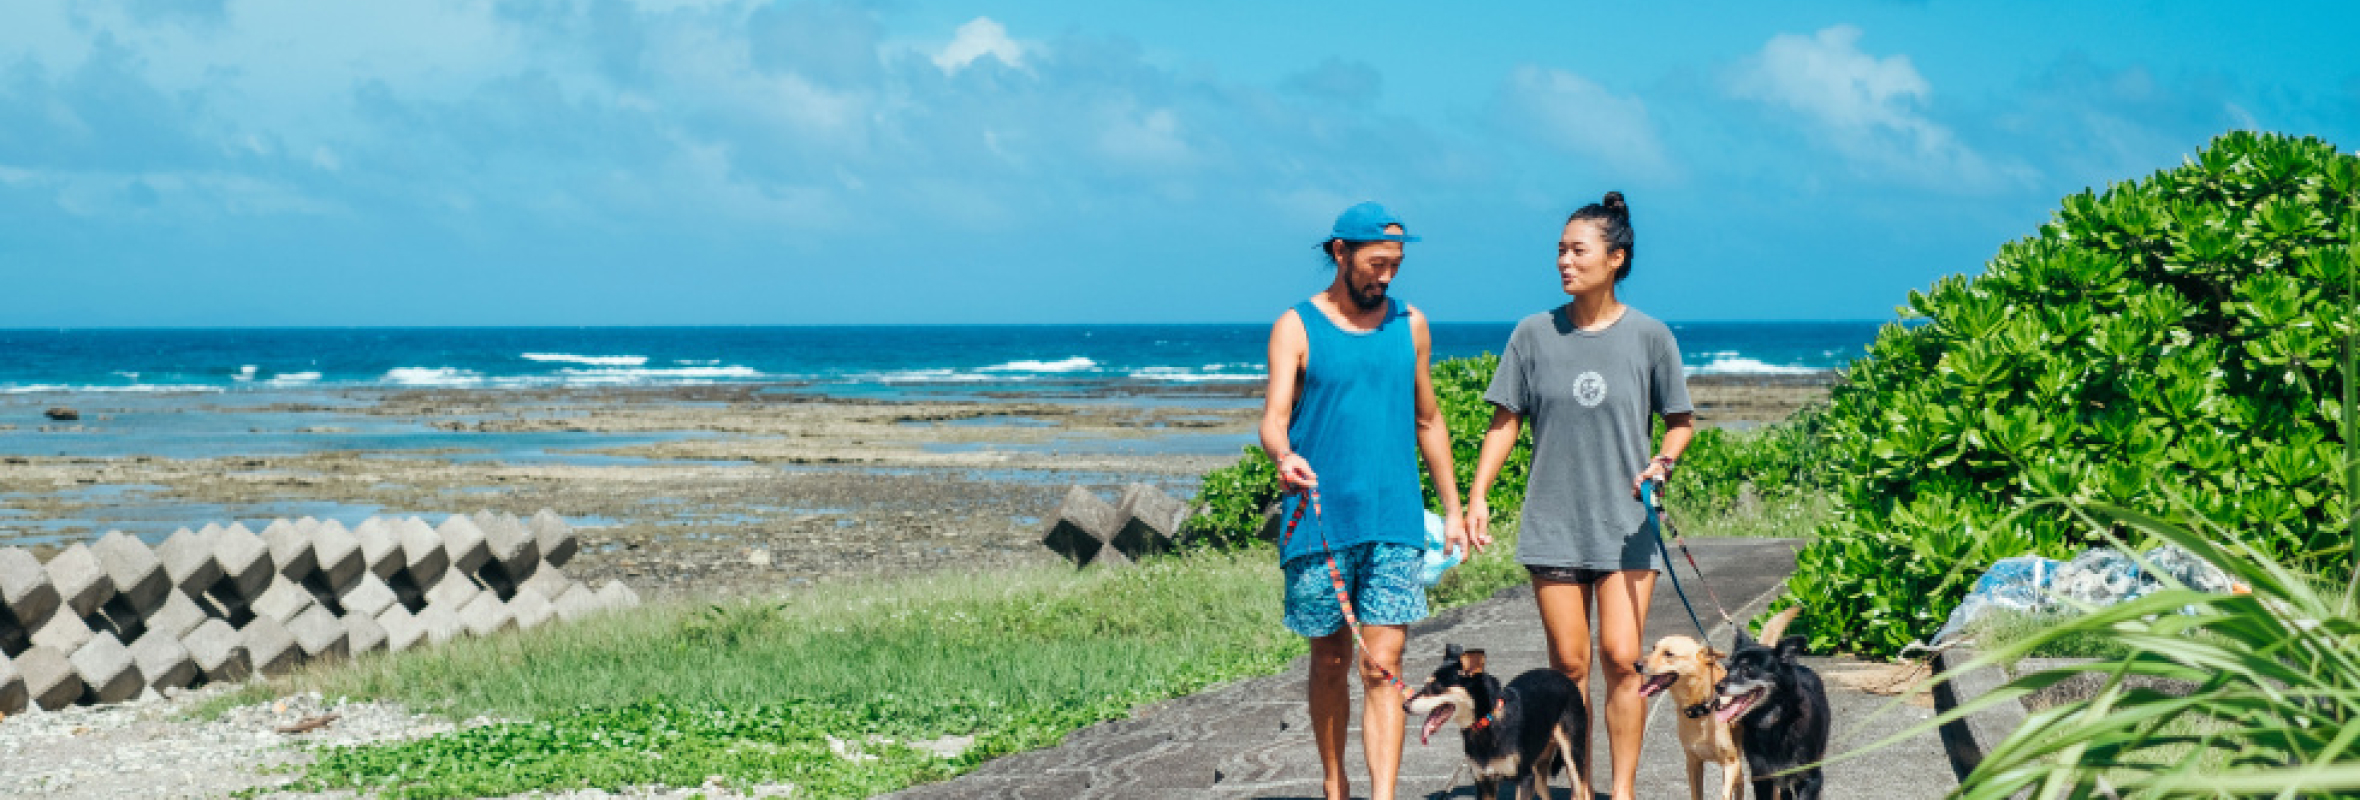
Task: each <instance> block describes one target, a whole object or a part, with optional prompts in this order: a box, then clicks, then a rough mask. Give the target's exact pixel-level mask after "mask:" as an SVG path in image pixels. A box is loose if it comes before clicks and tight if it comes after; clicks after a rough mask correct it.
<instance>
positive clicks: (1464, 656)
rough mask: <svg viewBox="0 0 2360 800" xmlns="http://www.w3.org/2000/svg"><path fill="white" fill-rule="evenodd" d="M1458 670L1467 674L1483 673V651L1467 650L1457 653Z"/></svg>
mask: <svg viewBox="0 0 2360 800" xmlns="http://www.w3.org/2000/svg"><path fill="white" fill-rule="evenodd" d="M1459 671H1460V672H1464V673H1467V674H1469V675H1481V674H1483V651H1482V650H1467V651H1464V652H1461V653H1460V654H1459Z"/></svg>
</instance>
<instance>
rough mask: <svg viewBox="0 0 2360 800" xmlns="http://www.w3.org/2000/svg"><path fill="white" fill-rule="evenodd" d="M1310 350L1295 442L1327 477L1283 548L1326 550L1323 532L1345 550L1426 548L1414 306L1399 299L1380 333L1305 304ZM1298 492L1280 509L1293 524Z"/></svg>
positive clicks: (1284, 551) (1291, 438)
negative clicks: (1315, 503) (1368, 545)
mask: <svg viewBox="0 0 2360 800" xmlns="http://www.w3.org/2000/svg"><path fill="white" fill-rule="evenodd" d="M1295 315H1296V316H1298V317H1301V318H1302V320H1303V333H1304V335H1305V337H1306V338H1307V339H1308V341H1309V344H1310V353H1309V356H1308V357H1307V358H1305V359H1304V361H1305V365H1304V369H1303V381H1302V387H1301V389H1300V390H1299V393H1298V395H1297V399H1296V401H1295V410H1294V416H1293V417H1292V418H1291V419H1290V420H1289V421H1288V422H1287V441H1288V443H1289V444H1290V445H1292V446H1293V447H1294V448H1295V452H1296V453H1297V454H1300V455H1301V456H1303V459H1304V460H1305V461H1309V462H1310V463H1311V471H1312V472H1314V473H1317V474H1318V475H1319V508H1320V511H1321V516H1320V517H1319V518H1318V519H1317V520H1314V519H1313V518H1312V516H1311V514H1310V513H1309V512H1305V513H1304V515H1303V522H1302V524H1301V525H1298V526H1297V527H1296V529H1295V534H1294V536H1293V537H1292V538H1288V539H1287V540H1286V541H1285V542H1284V543H1283V544H1282V545H1281V546H1280V548H1279V557H1280V558H1282V559H1292V558H1294V557H1296V556H1299V555H1303V554H1306V553H1317V552H1319V540H1320V536H1319V534H1320V530H1318V529H1317V528H1315V527H1314V526H1315V525H1320V526H1324V527H1325V529H1326V533H1327V543H1328V545H1329V546H1331V547H1334V548H1336V549H1338V550H1341V549H1344V548H1346V547H1350V546H1352V545H1355V544H1360V543H1363V542H1391V543H1394V544H1404V545H1409V546H1411V547H1422V546H1424V545H1425V542H1426V527H1425V523H1426V520H1425V513H1424V512H1425V508H1426V500H1425V492H1424V490H1423V489H1422V488H1420V487H1419V484H1418V447H1417V432H1418V427H1417V392H1418V385H1417V371H1418V347H1417V341H1416V340H1415V339H1413V338H1412V337H1411V336H1410V328H1409V310H1408V306H1407V305H1405V304H1403V303H1401V302H1399V301H1391V305H1390V306H1389V308H1388V310H1387V312H1386V314H1385V320H1384V321H1383V322H1381V323H1379V324H1378V325H1377V327H1376V329H1375V330H1370V331H1366V332H1359V331H1347V330H1344V329H1342V328H1339V327H1336V323H1335V322H1334V321H1332V320H1329V319H1328V316H1327V315H1326V314H1324V313H1321V312H1320V310H1319V307H1318V306H1316V305H1313V304H1312V303H1311V301H1309V300H1305V301H1303V303H1302V304H1300V305H1297V306H1295ZM1299 502H1301V497H1300V496H1299V495H1288V496H1287V501H1286V507H1285V508H1283V509H1281V510H1280V513H1282V514H1286V515H1287V516H1286V517H1284V518H1283V519H1293V518H1294V517H1293V515H1294V513H1295V505H1296V504H1297V503H1299Z"/></svg>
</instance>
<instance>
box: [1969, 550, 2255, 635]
mask: <svg viewBox="0 0 2360 800" xmlns="http://www.w3.org/2000/svg"><path fill="white" fill-rule="evenodd" d="M2145 559H2146V561H2147V563H2148V564H2149V565H2150V566H2152V567H2154V568H2155V571H2154V572H2148V571H2146V570H2144V569H2141V568H2140V567H2139V561H2138V560H2137V559H2133V558H2131V557H2130V556H2129V555H2127V554H2125V553H2123V552H2122V551H2119V550H2115V549H2113V548H2110V547H2097V548H2091V549H2089V550H2085V551H2083V552H2082V553H2081V554H2080V555H2077V556H2074V557H2073V560H2072V561H2066V562H2059V561H2055V560H2052V559H2047V558H2041V557H2039V556H2014V557H2011V558H2003V559H2000V560H1999V561H1998V562H1997V563H1994V564H1992V565H1991V569H1990V570H1988V571H1985V572H1984V573H1983V577H1981V578H1978V579H1976V580H1975V586H1974V588H1971V589H1968V590H1967V598H1966V599H1965V600H1962V601H1960V602H1959V605H1958V608H1955V609H1952V610H1951V612H1950V618H1949V619H1947V620H1944V621H1943V623H1942V630H1940V631H1937V632H1935V634H1934V645H1935V646H1937V647H1938V646H1941V645H1942V644H1943V643H1945V642H1948V641H1950V640H1951V639H1953V638H1956V637H1958V636H1960V635H1962V634H1964V633H1966V631H1967V628H1968V627H1969V626H1971V625H1973V624H1974V622H1975V619H1976V618H1977V617H1981V616H1983V615H1984V614H1986V613H1989V612H1990V611H1991V610H1993V609H2001V608H2004V609H2010V610H2015V611H2029V612H2052V611H2075V610H2080V609H2084V608H2092V607H2099V606H2110V605H2113V604H2116V603H2121V602H2125V601H2129V600H2136V599H2138V598H2141V597H2145V596H2147V595H2150V594H2154V593H2156V592H2159V591H2162V590H2163V589H2164V588H2165V585H2166V584H2165V583H2164V577H2163V576H2170V577H2171V578H2172V579H2174V580H2177V581H2179V582H2180V584H2181V585H2184V586H2187V587H2188V588H2190V589H2195V590H2197V591H2203V592H2216V593H2235V592H2244V591H2247V589H2246V587H2245V586H2244V585H2242V584H2239V583H2237V582H2236V581H2234V580H2231V579H2230V577H2229V574H2228V573H2227V572H2223V571H2222V570H2221V568H2220V567H2217V566H2213V565H2212V564H2211V563H2210V562H2207V561H2205V560H2204V559H2202V558H2198V557H2197V556H2196V554H2195V553H2191V552H2188V551H2187V550H2186V549H2184V548H2182V547H2180V546H2178V545H2164V546H2161V547H2157V548H2155V549H2153V550H2149V551H2147V553H2146V556H2145Z"/></svg>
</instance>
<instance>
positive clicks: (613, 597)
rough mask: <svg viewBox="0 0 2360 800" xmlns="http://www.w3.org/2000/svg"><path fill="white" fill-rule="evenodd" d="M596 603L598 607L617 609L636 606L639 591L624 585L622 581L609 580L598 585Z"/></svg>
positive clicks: (637, 604)
mask: <svg viewBox="0 0 2360 800" xmlns="http://www.w3.org/2000/svg"><path fill="white" fill-rule="evenodd" d="M598 605H599V607H600V608H606V609H617V610H619V609H625V608H637V607H638V606H639V593H638V592H635V591H632V590H631V587H629V586H624V585H623V582H622V581H615V580H610V581H607V582H606V585H605V586H601V587H598Z"/></svg>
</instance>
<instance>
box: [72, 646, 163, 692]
mask: <svg viewBox="0 0 2360 800" xmlns="http://www.w3.org/2000/svg"><path fill="white" fill-rule="evenodd" d="M66 660H68V661H71V662H73V664H74V672H75V673H76V674H79V675H81V676H82V701H83V702H86V703H120V702H123V701H125V700H129V699H131V698H134V697H138V696H139V690H140V689H143V688H146V687H147V681H146V679H144V678H142V677H141V676H140V674H139V662H137V661H135V660H133V659H132V658H131V648H128V647H124V646H123V643H122V642H119V641H116V640H115V636H114V634H111V633H102V634H98V635H97V636H93V637H90V641H89V642H88V643H86V644H84V645H82V649H80V650H76V651H74V654H73V655H72V656H68V657H67V659H66Z"/></svg>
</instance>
